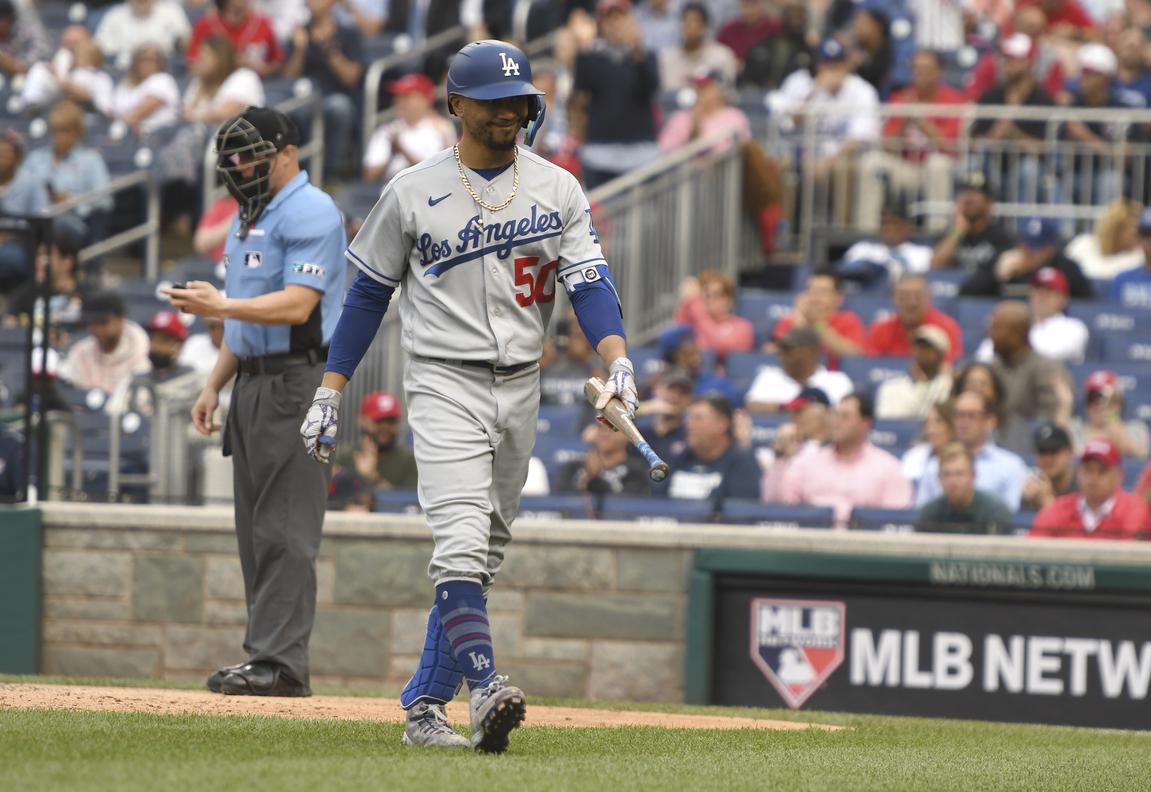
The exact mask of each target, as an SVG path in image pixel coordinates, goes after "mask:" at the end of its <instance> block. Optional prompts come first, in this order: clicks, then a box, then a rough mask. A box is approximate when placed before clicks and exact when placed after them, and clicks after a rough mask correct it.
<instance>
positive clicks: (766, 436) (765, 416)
mask: <svg viewBox="0 0 1151 792" xmlns="http://www.w3.org/2000/svg"><path fill="white" fill-rule="evenodd" d="M790 420H791V416H790V415H789V414H787V413H786V412H778V413H752V416H751V444H752V446H754V447H756V448H763V447H765V446H770V445H772V443H774V442H775V436H776V435H777V434H779V427H781V426H783V425H784V424H785V423H787V422H788V421H790Z"/></svg>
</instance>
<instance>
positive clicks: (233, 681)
mask: <svg viewBox="0 0 1151 792" xmlns="http://www.w3.org/2000/svg"><path fill="white" fill-rule="evenodd" d="M220 692H221V693H223V694H224V695H225V696H289V697H295V698H300V697H305V696H310V695H312V689H311V688H309V687H308V686H307V685H305V684H304V683H302V682H297V681H296V680H295V679H293V678H292V677H291V676H289V675H288V672H287V670H286V669H285V668H284V667H283V666H278V665H275V664H273V663H245V664H244V665H242V666H240V667H239V668H234V669H232V670H231V672H230V673H228V674H227V675H225V676H224V678H223V679H222V680H221V681H220Z"/></svg>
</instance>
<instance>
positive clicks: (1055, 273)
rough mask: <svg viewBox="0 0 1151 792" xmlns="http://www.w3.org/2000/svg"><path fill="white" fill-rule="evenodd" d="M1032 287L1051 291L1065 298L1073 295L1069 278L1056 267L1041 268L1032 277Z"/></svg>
mask: <svg viewBox="0 0 1151 792" xmlns="http://www.w3.org/2000/svg"><path fill="white" fill-rule="evenodd" d="M1031 285H1032V286H1034V287H1035V288H1036V289H1051V290H1052V291H1057V292H1059V293H1060V294H1062V295H1063V296H1064V297H1068V296H1070V295H1071V285H1070V284H1069V283H1067V276H1066V275H1064V274H1063V273H1062V272H1060V271H1059V270H1057V269H1055V268H1054V267H1041V268H1040V269H1039V271H1038V272H1036V273H1035V274H1034V275H1033V276H1032V277H1031Z"/></svg>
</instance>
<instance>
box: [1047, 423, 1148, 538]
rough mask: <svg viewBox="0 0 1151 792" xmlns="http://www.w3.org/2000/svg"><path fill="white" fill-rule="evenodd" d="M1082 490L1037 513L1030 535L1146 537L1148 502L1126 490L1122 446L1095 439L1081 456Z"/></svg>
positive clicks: (1056, 501)
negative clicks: (1120, 454)
mask: <svg viewBox="0 0 1151 792" xmlns="http://www.w3.org/2000/svg"><path fill="white" fill-rule="evenodd" d="M1079 459H1080V462H1079V492H1073V493H1071V494H1070V495H1064V496H1062V497H1060V498H1056V499H1055V500H1054V501H1053V502H1052V503H1050V504H1048V505H1047V506H1045V507H1043V510H1042V511H1040V512H1039V514H1037V515H1036V516H1035V522H1034V523H1033V524H1032V525H1031V532H1030V534H1029V535H1030V536H1050V537H1066V538H1072V539H1142V538H1144V537H1145V536H1146V534H1147V530H1148V527H1149V524H1148V523H1149V521H1151V514H1149V513H1148V510H1147V502H1146V501H1145V500H1143V499H1142V498H1140V497H1139V496H1138V495H1134V494H1132V493H1130V492H1126V491H1124V490H1123V466H1122V464H1121V462H1120V457H1119V449H1118V448H1116V447H1115V445H1114V444H1113V443H1112V442H1111V441H1110V440H1091V441H1089V442H1088V443H1087V445H1086V446H1085V447H1084V448H1083V453H1082V455H1080V457H1079Z"/></svg>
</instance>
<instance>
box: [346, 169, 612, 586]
mask: <svg viewBox="0 0 1151 792" xmlns="http://www.w3.org/2000/svg"><path fill="white" fill-rule="evenodd" d="M519 169H520V186H519V191H518V192H517V194H516V196H515V199H514V200H513V201H512V202H511V204H510V205H509V206H508V207H506V208H505V209H502V210H501V211H499V212H489V211H487V210H486V209H481V208H480V207H479V206H477V204H476V202H475V201H474V200H473V199H472V197H471V196H470V195H469V194H468V192H467V190H466V189H465V188H464V185H463V182H462V181H461V179H460V175H459V171H458V169H457V167H456V161H455V156H454V155H453V153H452V150H451V149H448V150H447V151H444V152H442V153H440V154H437V155H435V156H434V157H432V158H431V159H428V160H425V161H424V162H423V163H421V164H419V165H416V166H414V167H412V168H408V169H407V170H405V171H402V172H401V173H400V174H399V175H397V176H396V177H395V178H394V179H392V181H391V182H390V183H389V184H388V186H387V188H386V189H385V190H384V193H383V195H381V196H380V200H379V202H378V203H377V204H376V206H375V207H374V208H373V209H372V211H371V213H370V214H369V215H368V218H367V220H366V221H365V222H364V226H363V228H362V229H361V230H360V233H359V234H357V235H356V238H355V240H354V241H353V242H352V244H351V246H350V247H349V248H348V257H349V258H350V259H351V260H352V261H353V262H354V263H355V264H356V265H357V266H358V267H360V268H361V269H362V270H363V271H364V272H365V273H367V274H368V275H369V276H370V277H372V278H375V279H376V280H378V281H379V282H380V283H383V284H385V285H387V286H393V287H395V286H399V287H401V289H400V294H399V304H400V321H401V324H402V336H401V338H402V342H401V343H402V344H403V347H404V348H405V349H406V350H407V351H408V352H411V353H412V354H413V357H412V359H411V360H410V361H409V362H408V365H407V369H406V371H405V375H404V391H405V393H406V394H407V399H408V417H409V425H410V426H411V429H412V434H413V437H414V439H415V455H416V466H417V467H418V469H419V495H420V505H421V506H422V507H423V510H424V515H425V517H426V519H427V521H428V525H429V526H430V528H431V530H432V538H433V539H434V540H435V550H434V552H433V554H432V560H431V564H430V565H429V567H428V573H429V574H430V575H431V577H432V578H433V579H434V580H437V581H439V580H445V579H452V578H458V577H465V578H472V579H478V580H479V581H480V582H481V584H482V585H484V586H485V587H487V586H490V585H491V583H492V581H493V580H494V578H495V576H496V574H497V573H498V572H499V569H500V566H501V565H502V563H503V558H504V548H505V547H506V545H507V544H508V542H509V541H511V531H510V527H511V523H512V521H513V520H514V519H515V516H516V513H517V512H518V511H519V500H520V492H521V491H522V490H523V486H524V480H525V479H526V478H527V470H528V462H529V460H530V459H531V454H532V447H533V446H534V445H535V436H536V417H537V415H538V413H539V402H540V378H539V369H538V367H536V366H530V365H529V366H527V367H525V368H523V369H519V370H517V371H515V372H514V373H511V374H508V373H503V374H500V373H496V372H494V371H489V370H486V369H483V368H476V367H470V366H462V365H459V364H458V362H457V363H451V362H444V361H460V360H471V361H487V362H489V363H494V364H497V365H499V366H514V365H516V364H523V363H533V362H535V361H536V360H538V359H539V357H540V355H541V354H542V353H543V340H544V331H545V329H546V328H547V325H548V320H549V318H550V317H551V312H552V307H553V304H554V302H555V290H556V278H557V275H558V276H563V277H564V279H565V281H567V282H568V284H569V285H573V284H574V283H575V282H577V281H579V280H580V279H585V278H586V279H591V280H594V279H597V278H599V277H601V275H600V273H599V270H597V265H598V266H603V265H604V261H603V253H602V252H601V251H600V245H599V238H598V237H597V235H596V232H595V228H594V226H593V224H592V220H591V210H590V208H589V207H588V202H587V198H586V197H585V196H584V194H583V190H582V189H580V186H579V183H578V182H577V181H576V180H575V178H574V177H573V176H572V175H571V174H569V173H568V172H567V171H565V170H563V169H561V168H558V167H556V166H555V165H552V164H551V163H549V162H547V161H546V160H544V159H541V158H540V157H537V156H536V155H535V154H532V153H531V152H529V151H526V150H524V149H520V152H519ZM468 178H469V179H470V181H471V183H472V186H473V188H474V189H476V190H477V192H479V194H480V195H481V197H482V198H483V200H484V202H485V203H487V204H490V205H493V206H499V205H500V204H501V203H503V201H504V200H506V199H507V197H508V196H509V195H510V194H511V191H512V181H513V169H512V168H508V169H506V170H505V171H504V172H503V173H501V174H500V175H498V176H496V178H494V179H492V180H491V181H490V182H486V181H485V180H484V178H483V177H482V176H480V175H479V174H478V173H474V172H470V173H469V174H468ZM437 359H440V360H437Z"/></svg>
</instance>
